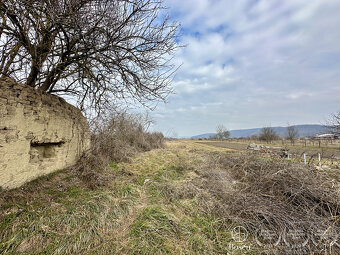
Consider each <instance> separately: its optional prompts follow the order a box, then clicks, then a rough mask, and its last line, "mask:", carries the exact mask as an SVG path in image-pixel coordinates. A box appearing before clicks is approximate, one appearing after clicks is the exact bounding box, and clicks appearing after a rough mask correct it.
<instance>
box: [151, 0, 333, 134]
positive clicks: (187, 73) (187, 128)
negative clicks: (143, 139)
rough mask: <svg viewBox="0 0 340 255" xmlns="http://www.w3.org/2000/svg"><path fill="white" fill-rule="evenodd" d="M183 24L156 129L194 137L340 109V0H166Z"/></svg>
mask: <svg viewBox="0 0 340 255" xmlns="http://www.w3.org/2000/svg"><path fill="white" fill-rule="evenodd" d="M164 4H165V5H167V6H168V7H169V11H170V15H171V17H172V18H173V19H175V20H177V21H178V22H180V24H181V31H180V32H181V38H180V40H181V43H182V44H185V45H187V47H185V48H181V49H180V50H179V51H178V52H177V54H176V57H175V62H176V63H177V64H178V65H180V64H181V65H182V66H181V68H180V69H179V71H178V73H177V75H176V77H175V80H174V84H173V85H174V90H175V94H173V95H171V96H170V97H169V98H168V103H167V104H159V105H158V107H157V108H156V110H155V111H153V112H152V113H151V117H152V118H153V119H154V120H155V121H156V124H155V125H154V127H153V129H156V130H160V131H162V132H164V133H165V134H167V135H178V136H191V135H197V134H201V133H207V132H214V130H215V127H216V126H217V125H218V124H224V125H225V126H226V127H227V128H229V129H241V128H253V127H263V126H268V125H270V126H277V125H281V126H285V125H287V122H289V123H291V124H308V123H316V124H318V123H323V122H325V120H326V119H327V117H328V116H329V115H330V114H332V113H334V112H336V111H339V110H340V0H165V1H164Z"/></svg>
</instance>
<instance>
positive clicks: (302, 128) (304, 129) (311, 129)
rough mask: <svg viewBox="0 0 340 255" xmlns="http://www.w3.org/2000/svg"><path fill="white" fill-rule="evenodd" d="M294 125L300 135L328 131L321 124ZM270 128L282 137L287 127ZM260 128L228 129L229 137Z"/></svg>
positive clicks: (211, 134) (254, 132) (203, 135)
mask: <svg viewBox="0 0 340 255" xmlns="http://www.w3.org/2000/svg"><path fill="white" fill-rule="evenodd" d="M294 127H295V128H296V129H297V130H298V132H299V136H300V137H308V136H315V135H316V134H323V133H327V132H328V130H327V128H326V127H324V126H322V125H314V124H310V125H309V124H307V125H294ZM272 128H273V129H274V131H275V132H276V133H277V134H278V135H279V136H283V137H284V136H286V134H287V127H272ZM261 129H262V128H252V129H238V130H230V137H231V138H239V137H248V136H251V135H259V134H260V132H261ZM214 135H215V133H206V134H201V135H196V136H192V137H191V138H193V139H198V138H209V137H211V136H214Z"/></svg>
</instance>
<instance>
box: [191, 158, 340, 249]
mask: <svg viewBox="0 0 340 255" xmlns="http://www.w3.org/2000/svg"><path fill="white" fill-rule="evenodd" d="M199 174H200V175H201V176H202V177H203V179H199V180H196V185H198V187H200V188H201V189H203V190H204V191H206V192H208V194H210V195H211V198H210V199H209V198H207V197H206V196H205V197H204V200H201V203H202V205H201V206H202V208H204V209H203V210H205V211H206V212H208V213H211V212H213V213H214V214H215V215H217V216H218V217H223V218H224V217H227V218H228V219H229V220H231V221H232V222H234V223H236V224H238V225H240V226H242V227H245V228H246V229H247V230H248V231H250V232H251V233H252V234H253V235H254V236H255V237H256V238H255V241H256V243H258V244H259V245H260V246H264V247H266V248H268V249H269V250H271V252H272V251H273V250H276V251H278V250H282V251H283V252H286V251H287V249H291V252H293V254H308V253H309V252H311V253H312V252H320V248H321V249H323V247H325V246H327V247H332V249H333V250H335V251H334V252H335V253H334V254H336V251H337V252H339V251H340V250H339V249H340V247H339V243H337V242H339V241H338V238H339V237H338V234H339V233H340V193H339V186H336V185H337V184H336V183H335V182H334V180H332V179H330V178H329V177H328V176H327V175H326V174H324V173H321V172H320V171H318V170H316V169H315V168H312V167H308V166H304V165H301V164H294V163H291V162H288V161H286V160H282V159H279V158H264V157H259V156H256V155H250V154H246V153H242V154H229V155H228V156H220V157H219V158H218V159H217V160H216V161H214V162H210V164H209V165H207V166H205V167H203V168H201V169H200V170H199ZM264 233H267V234H268V233H270V234H271V236H272V238H273V240H271V241H269V242H268V240H266V242H267V243H266V242H265V241H264V237H263V235H264Z"/></svg>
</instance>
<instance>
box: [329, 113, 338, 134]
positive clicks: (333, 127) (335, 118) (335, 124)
mask: <svg viewBox="0 0 340 255" xmlns="http://www.w3.org/2000/svg"><path fill="white" fill-rule="evenodd" d="M329 122H330V124H329V125H328V126H329V128H330V130H331V132H332V133H334V134H336V135H340V111H339V112H338V113H335V114H333V116H332V118H331V120H330V121H329Z"/></svg>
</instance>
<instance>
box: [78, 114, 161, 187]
mask: <svg viewBox="0 0 340 255" xmlns="http://www.w3.org/2000/svg"><path fill="white" fill-rule="evenodd" d="M149 121H150V120H149V119H148V118H147V117H146V116H143V115H137V114H128V113H124V112H123V113H111V114H109V116H107V117H103V116H101V117H98V118H96V119H94V120H93V121H92V137H91V150H90V151H89V152H88V153H86V154H84V155H83V157H82V158H81V159H80V161H79V162H78V164H77V165H76V166H75V167H74V170H76V171H77V172H79V173H81V175H82V176H83V177H84V178H85V179H86V180H87V181H88V183H89V184H90V185H91V186H98V185H99V186H101V185H104V184H105V182H106V181H107V180H108V178H107V176H105V175H102V174H101V172H102V170H103V169H105V168H106V167H108V165H109V163H111V162H120V161H127V160H128V159H129V158H130V157H132V156H134V155H136V154H137V153H139V152H145V151H149V150H152V149H155V148H161V147H163V145H164V136H163V134H162V133H160V132H148V131H147V128H148V124H149Z"/></svg>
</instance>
